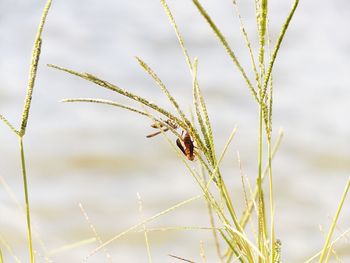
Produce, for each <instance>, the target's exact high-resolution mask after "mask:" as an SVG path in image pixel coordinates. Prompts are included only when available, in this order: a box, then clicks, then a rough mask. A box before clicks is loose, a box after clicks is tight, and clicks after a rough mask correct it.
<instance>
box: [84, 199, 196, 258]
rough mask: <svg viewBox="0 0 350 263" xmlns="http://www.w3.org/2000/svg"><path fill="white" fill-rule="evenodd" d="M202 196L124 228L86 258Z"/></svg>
mask: <svg viewBox="0 0 350 263" xmlns="http://www.w3.org/2000/svg"><path fill="white" fill-rule="evenodd" d="M201 197H202V195H197V196H194V197H192V198H189V199H187V200H185V201H182V202H180V203H178V204H176V205H174V206H172V207H170V208H168V209H165V210H163V211H161V212H160V213H157V214H155V215H154V216H151V217H149V218H147V219H145V220H143V221H142V222H140V223H138V224H136V225H134V226H132V227H130V228H128V229H126V230H124V231H123V232H121V233H119V234H117V235H115V236H114V237H112V238H111V239H109V240H108V241H106V242H104V243H103V244H102V245H100V246H98V247H97V248H95V249H94V250H93V251H92V252H90V253H89V254H88V255H87V256H86V257H85V259H84V260H85V261H86V260H87V259H88V258H89V257H91V256H92V255H94V254H96V253H97V252H98V251H100V250H101V249H103V248H104V247H106V246H108V245H109V244H111V243H112V242H114V241H115V240H117V239H119V238H120V237H122V236H125V235H126V234H128V233H130V232H132V231H134V230H135V229H137V228H139V227H142V226H143V225H144V224H146V223H149V222H151V221H153V220H155V219H157V218H158V217H160V216H162V215H165V214H168V213H169V212H172V211H174V210H175V209H177V208H179V207H181V206H184V205H186V204H188V203H191V202H193V201H195V200H197V199H199V198H201Z"/></svg>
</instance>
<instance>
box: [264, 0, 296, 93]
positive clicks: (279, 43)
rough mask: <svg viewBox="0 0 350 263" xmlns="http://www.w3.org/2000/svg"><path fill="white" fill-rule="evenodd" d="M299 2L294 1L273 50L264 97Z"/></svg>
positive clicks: (265, 80)
mask: <svg viewBox="0 0 350 263" xmlns="http://www.w3.org/2000/svg"><path fill="white" fill-rule="evenodd" d="M298 3H299V0H295V1H294V3H293V6H292V9H291V11H290V12H289V15H288V17H287V19H286V22H285V23H284V24H283V26H282V29H281V32H280V34H279V37H278V39H277V42H276V44H275V48H274V50H273V52H272V56H271V59H270V61H269V66H268V68H267V71H266V75H265V78H264V83H263V87H262V88H263V92H262V97H263V98H264V97H265V95H266V92H267V86H268V83H269V80H270V76H271V72H272V68H273V65H274V63H275V60H276V57H277V53H278V51H279V49H280V46H281V43H282V40H283V38H284V35H285V33H286V31H287V29H288V26H289V24H290V21H291V19H292V17H293V15H294V12H295V10H296V8H297V6H298Z"/></svg>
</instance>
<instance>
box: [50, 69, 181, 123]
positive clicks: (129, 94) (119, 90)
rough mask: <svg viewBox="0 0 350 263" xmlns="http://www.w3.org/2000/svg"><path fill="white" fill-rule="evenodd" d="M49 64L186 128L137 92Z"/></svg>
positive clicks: (177, 119) (178, 120) (175, 118)
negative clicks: (135, 102)
mask: <svg viewBox="0 0 350 263" xmlns="http://www.w3.org/2000/svg"><path fill="white" fill-rule="evenodd" d="M48 66H49V67H51V68H55V69H58V70H61V71H64V72H67V73H69V74H72V75H75V76H77V77H80V78H82V79H85V80H87V81H90V82H93V83H95V84H97V85H98V86H101V87H103V88H106V89H109V90H111V91H114V92H117V93H119V94H120V95H123V96H125V97H128V98H129V99H131V100H135V101H137V102H139V103H140V104H143V105H145V106H147V107H149V108H151V109H153V110H155V111H157V112H159V113H160V114H162V115H163V116H165V117H166V118H168V119H172V120H174V121H175V122H176V123H177V124H178V125H179V126H180V127H182V128H183V129H186V124H185V123H184V122H183V121H181V120H180V119H179V118H177V117H175V115H173V114H171V113H170V112H168V111H167V110H165V109H163V108H161V107H159V106H158V105H157V104H155V103H153V102H151V101H149V100H147V99H145V98H143V97H140V96H138V95H136V94H133V93H132V92H129V91H127V90H124V89H122V88H120V87H118V86H116V85H113V84H111V83H108V82H107V81H104V80H101V79H99V78H98V77H96V76H94V75H92V74H89V73H79V72H76V71H74V70H70V69H67V68H63V67H59V66H56V65H52V64H49V65H48Z"/></svg>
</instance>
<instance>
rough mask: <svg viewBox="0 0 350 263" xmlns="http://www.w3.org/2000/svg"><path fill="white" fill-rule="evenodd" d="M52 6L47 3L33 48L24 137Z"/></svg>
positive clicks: (24, 120) (23, 119)
mask: <svg viewBox="0 0 350 263" xmlns="http://www.w3.org/2000/svg"><path fill="white" fill-rule="evenodd" d="M50 6H51V0H48V1H47V2H46V5H45V8H44V11H43V14H42V16H41V20H40V24H39V27H38V31H37V34H36V37H35V42H34V48H33V52H32V62H31V64H30V73H29V83H28V89H27V95H26V98H25V102H24V108H23V113H22V121H21V128H20V130H19V134H20V136H23V135H24V134H25V132H26V127H27V122H28V116H29V110H30V105H31V102H32V95H33V90H34V84H35V79H36V73H37V70H38V63H39V57H40V52H41V44H42V40H41V34H42V32H43V29H44V25H45V21H46V17H47V14H48V12H49V9H50Z"/></svg>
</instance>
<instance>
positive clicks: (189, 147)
mask: <svg viewBox="0 0 350 263" xmlns="http://www.w3.org/2000/svg"><path fill="white" fill-rule="evenodd" d="M182 134H183V132H182ZM176 145H177V147H179V149H180V150H181V152H183V154H184V155H185V156H186V157H187V159H188V160H190V161H193V160H194V158H195V157H196V155H195V151H194V148H195V146H194V144H193V140H192V138H191V135H190V134H189V133H188V131H186V132H185V136H183V138H182V142H181V140H180V139H179V138H177V140H176Z"/></svg>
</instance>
